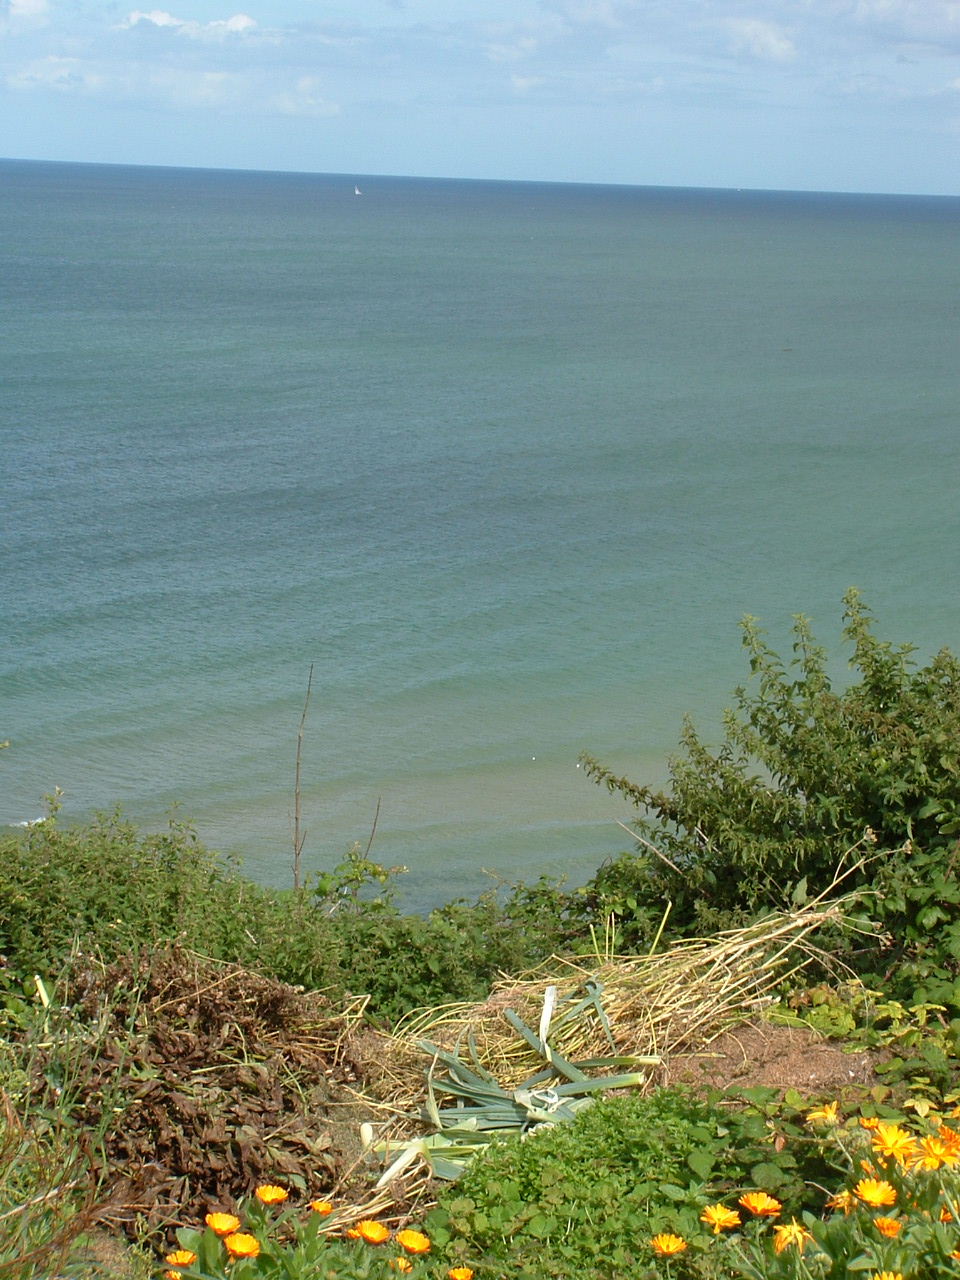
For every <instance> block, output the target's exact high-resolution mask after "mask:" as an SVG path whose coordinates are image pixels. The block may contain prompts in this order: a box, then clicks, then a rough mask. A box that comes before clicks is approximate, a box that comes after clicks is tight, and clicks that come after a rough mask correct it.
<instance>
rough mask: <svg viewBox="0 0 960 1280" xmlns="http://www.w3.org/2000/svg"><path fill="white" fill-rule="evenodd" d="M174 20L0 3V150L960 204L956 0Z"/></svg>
mask: <svg viewBox="0 0 960 1280" xmlns="http://www.w3.org/2000/svg"><path fill="white" fill-rule="evenodd" d="M168 2H169V3H171V4H172V5H173V7H172V8H170V9H166V8H149V9H148V8H144V9H138V8H131V7H128V5H127V4H126V3H124V0H116V2H115V3H94V2H93V0H0V156H5V157H8V158H25V159H45V160H74V161H92V162H104V163H121V164H147V165H185V166H199V167H209V168H229V169H272V170H295V171H301V172H321V173H343V174H350V175H355V176H356V177H357V178H359V177H361V176H364V175H368V174H377V173H381V174H409V175H417V176H435V177H459V178H501V179H519V180H532V181H557V182H590V183H595V182H599V183H625V184H631V185H634V184H636V185H644V186H645V185H652V186H688V187H743V188H764V189H784V190H820V191H869V192H905V193H917V194H945V195H957V194H960V0H168ZM144 3H147V4H149V3H150V0H144ZM160 3H164V0H160ZM241 6H242V7H241Z"/></svg>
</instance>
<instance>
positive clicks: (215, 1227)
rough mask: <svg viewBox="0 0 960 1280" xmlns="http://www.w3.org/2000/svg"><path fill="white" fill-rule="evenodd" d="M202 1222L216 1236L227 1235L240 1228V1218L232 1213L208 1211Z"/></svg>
mask: <svg viewBox="0 0 960 1280" xmlns="http://www.w3.org/2000/svg"><path fill="white" fill-rule="evenodd" d="M204 1222H205V1223H206V1224H207V1226H208V1227H209V1228H210V1230H211V1231H214V1232H216V1234H217V1235H218V1236H229V1235H232V1234H233V1232H234V1231H239V1230H240V1219H239V1218H235V1217H234V1216H233V1214H232V1213H208V1214H207V1216H206V1217H205V1218H204Z"/></svg>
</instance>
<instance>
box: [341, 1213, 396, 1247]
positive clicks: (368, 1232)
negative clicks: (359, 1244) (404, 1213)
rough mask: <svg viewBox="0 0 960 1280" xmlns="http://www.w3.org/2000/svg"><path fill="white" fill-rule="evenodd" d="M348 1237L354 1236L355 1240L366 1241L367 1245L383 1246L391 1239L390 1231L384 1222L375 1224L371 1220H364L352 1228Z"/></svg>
mask: <svg viewBox="0 0 960 1280" xmlns="http://www.w3.org/2000/svg"><path fill="white" fill-rule="evenodd" d="M347 1235H348V1236H353V1237H354V1239H359V1240H366V1242H367V1244H383V1242H384V1240H389V1239H390V1229H389V1227H385V1226H384V1225H383V1223H382V1222H374V1221H373V1220H372V1219H371V1218H364V1219H363V1221H362V1222H358V1223H357V1225H356V1226H355V1227H351V1229H350V1230H349V1231H348V1232H347Z"/></svg>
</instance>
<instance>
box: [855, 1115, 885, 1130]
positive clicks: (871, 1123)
mask: <svg viewBox="0 0 960 1280" xmlns="http://www.w3.org/2000/svg"><path fill="white" fill-rule="evenodd" d="M879 1124H880V1117H879V1116H861V1117H860V1127H861V1129H876V1128H878V1126H879Z"/></svg>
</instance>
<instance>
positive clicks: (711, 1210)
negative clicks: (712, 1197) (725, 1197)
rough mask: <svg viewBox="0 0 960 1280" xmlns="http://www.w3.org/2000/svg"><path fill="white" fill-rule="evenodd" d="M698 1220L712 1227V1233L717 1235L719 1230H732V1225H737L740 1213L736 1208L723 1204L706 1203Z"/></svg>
mask: <svg viewBox="0 0 960 1280" xmlns="http://www.w3.org/2000/svg"><path fill="white" fill-rule="evenodd" d="M700 1221H701V1222H705V1223H706V1224H707V1226H708V1227H713V1234H714V1235H715V1236H718V1235H719V1234H720V1232H721V1231H732V1230H733V1228H734V1227H739V1226H740V1215H739V1213H737V1211H736V1209H728V1208H727V1206H726V1205H724V1204H708V1205H707V1207H706V1208H705V1209H704V1211H703V1213H701V1215H700Z"/></svg>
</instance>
